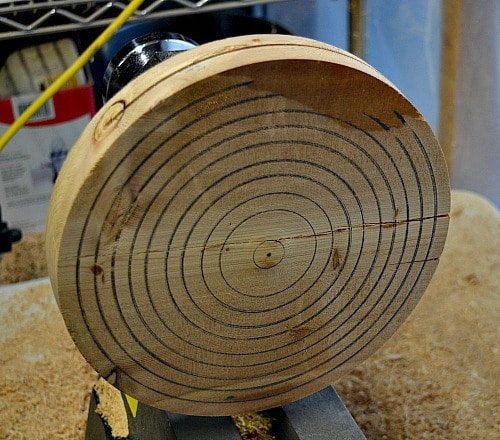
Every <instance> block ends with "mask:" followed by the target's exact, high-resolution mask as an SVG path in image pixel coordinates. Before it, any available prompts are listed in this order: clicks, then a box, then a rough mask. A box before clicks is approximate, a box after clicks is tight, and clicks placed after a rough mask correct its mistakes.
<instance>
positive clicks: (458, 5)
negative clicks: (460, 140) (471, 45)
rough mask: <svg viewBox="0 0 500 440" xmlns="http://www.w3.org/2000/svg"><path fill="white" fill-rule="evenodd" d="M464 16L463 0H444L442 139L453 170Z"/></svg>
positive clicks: (440, 100) (444, 151) (440, 130)
mask: <svg viewBox="0 0 500 440" xmlns="http://www.w3.org/2000/svg"><path fill="white" fill-rule="evenodd" d="M461 16H462V1H461V0H444V2H443V29H442V43H441V89H440V97H439V141H440V144H441V147H442V150H443V154H444V157H445V159H446V164H447V165H448V169H449V170H451V169H452V167H453V149H454V147H455V102H456V93H457V71H458V61H459V59H458V58H459V48H460V19H461Z"/></svg>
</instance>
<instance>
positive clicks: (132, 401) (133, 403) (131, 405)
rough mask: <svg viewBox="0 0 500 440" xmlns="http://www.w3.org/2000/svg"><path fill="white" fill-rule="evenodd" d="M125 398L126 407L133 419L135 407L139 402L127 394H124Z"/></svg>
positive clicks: (135, 412) (135, 411) (135, 413)
mask: <svg viewBox="0 0 500 440" xmlns="http://www.w3.org/2000/svg"><path fill="white" fill-rule="evenodd" d="M123 394H125V393H123ZM125 397H126V398H127V403H128V406H129V408H130V411H131V412H132V417H134V418H135V416H136V415H137V406H138V405H139V402H138V401H137V400H136V399H134V398H133V397H130V396H129V395H128V394H125Z"/></svg>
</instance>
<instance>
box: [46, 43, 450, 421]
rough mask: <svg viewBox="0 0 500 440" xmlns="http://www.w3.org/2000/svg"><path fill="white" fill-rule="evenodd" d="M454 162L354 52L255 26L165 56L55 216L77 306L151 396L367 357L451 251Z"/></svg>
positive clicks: (125, 376) (254, 390)
mask: <svg viewBox="0 0 500 440" xmlns="http://www.w3.org/2000/svg"><path fill="white" fill-rule="evenodd" d="M448 212H449V183H448V174H447V170H446V165H445V163H444V159H443V156H442V152H441V149H440V147H439V145H438V142H437V141H436V139H435V136H434V134H433V133H432V130H431V128H430V127H429V125H428V124H427V122H426V121H425V120H424V119H423V117H422V116H421V115H420V114H419V113H418V111H417V110H416V109H415V108H414V107H413V106H412V105H411V104H410V103H409V102H408V100H407V99H406V98H405V97H404V96H402V95H401V93H400V92H398V91H397V90H396V89H395V88H394V86H393V85H391V84H390V83H389V81H387V80H386V79H384V78H383V77H382V76H381V75H380V74H379V73H378V72H377V71H375V70H374V69H373V68H372V67H370V66H369V65H367V64H366V63H364V62H363V61H361V60H359V59H357V58H356V57H354V56H352V55H350V54H348V53H346V52H343V51H341V50H338V49H336V48H333V47H331V46H328V45H325V44H323V43H319V42H316V41H313V40H308V39H303V38H299V37H290V36H279V35H258V36H244V37H237V38H232V39H227V40H222V41H218V42H214V43H209V44H206V45H202V46H200V47H198V48H195V49H191V50H189V51H187V52H184V53H181V54H179V55H176V56H175V57H173V58H171V59H169V60H167V61H165V62H163V63H161V64H160V65H158V66H156V67H154V68H152V69H151V70H150V71H148V72H146V73H145V74H143V75H142V76H140V77H139V78H138V79H136V80H134V81H132V82H131V83H130V84H128V86H127V87H125V88H124V89H123V90H122V91H121V92H120V93H118V94H117V95H116V96H114V97H113V98H112V99H111V100H110V101H109V102H108V103H107V104H106V105H105V106H104V108H103V109H102V110H101V111H100V112H99V113H98V114H97V115H96V117H95V118H94V119H93V121H92V122H91V123H90V124H89V126H88V127H87V128H86V130H85V131H84V132H83V134H82V135H81V137H80V138H79V140H78V141H77V143H76V145H75V146H74V147H73V148H72V150H71V152H70V154H69V156H68V158H67V160H66V162H65V164H64V167H63V169H62V171H61V173H60V175H59V177H58V180H57V183H56V186H55V189H54V194H53V197H52V200H51V204H50V208H49V218H48V225H47V247H48V264H49V271H50V276H51V281H52V285H53V289H54V292H55V295H56V298H57V300H58V304H59V307H60V309H61V311H62V314H63V316H64V318H65V321H66V325H67V327H68V329H69V331H70V333H71V335H72V337H73V338H74V340H75V342H76V344H77V346H78V348H79V349H80V351H81V352H82V354H83V355H84V356H85V357H86V359H87V360H88V361H89V362H90V364H91V365H92V366H93V367H94V368H95V369H96V370H97V371H98V372H99V373H100V374H101V375H102V376H103V377H105V378H108V380H109V381H110V382H112V383H113V384H114V385H116V386H117V387H118V388H119V389H121V390H122V391H124V392H126V393H127V394H129V395H131V396H133V397H135V398H137V399H138V400H139V401H141V402H144V403H146V404H149V405H152V406H156V407H158V408H164V409H168V410H170V411H173V412H179V413H186V414H194V415H227V414H238V413H243V412H246V411H254V410H262V409H265V408H271V407H276V406H279V405H283V404H285V403H287V402H290V401H293V400H297V399H299V398H301V397H304V396H306V395H308V394H312V393H313V392H315V391H318V390H320V389H322V388H324V387H325V386H327V385H328V384H330V383H332V382H333V381H334V380H335V379H337V378H338V377H339V376H341V375H342V374H344V373H346V372H347V371H349V370H351V369H352V368H353V367H355V366H356V365H358V364H359V363H360V362H362V361H363V360H364V359H366V358H367V357H368V356H369V355H370V354H372V353H373V352H374V351H375V350H376V349H377V348H378V347H380V346H381V345H382V344H383V343H384V342H385V341H386V340H387V339H388V338H389V337H390V336H391V335H392V334H393V333H394V331H395V330H396V329H397V328H398V327H399V326H400V325H401V323H402V322H403V321H404V319H405V318H406V317H407V316H408V314H409V313H410V312H411V310H412V309H413V308H414V306H415V305H416V303H417V302H418V300H419V298H420V296H421V295H422V293H423V291H424V290H425V288H426V286H427V285H428V283H429V280H430V278H431V276H432V274H433V273H434V270H435V268H436V266H437V264H438V259H439V256H440V254H441V251H442V248H443V245H444V241H445V237H446V232H447V228H448Z"/></svg>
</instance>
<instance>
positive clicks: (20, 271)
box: [0, 232, 47, 284]
mask: <svg viewBox="0 0 500 440" xmlns="http://www.w3.org/2000/svg"><path fill="white" fill-rule="evenodd" d="M44 276H47V260H46V258H45V233H43V232H32V233H29V234H26V236H24V237H23V238H22V239H21V241H19V242H17V243H13V244H12V251H11V252H7V253H5V254H3V255H2V258H1V259H0V284H12V283H19V282H21V281H27V280H32V279H34V278H42V277H44Z"/></svg>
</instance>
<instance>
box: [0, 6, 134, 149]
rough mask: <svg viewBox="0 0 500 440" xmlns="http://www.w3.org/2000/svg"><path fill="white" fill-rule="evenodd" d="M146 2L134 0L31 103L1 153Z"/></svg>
mask: <svg viewBox="0 0 500 440" xmlns="http://www.w3.org/2000/svg"><path fill="white" fill-rule="evenodd" d="M143 2H144V0H132V1H131V2H130V3H129V5H128V6H127V7H126V8H125V9H124V10H123V11H122V12H121V13H120V14H119V15H118V17H116V18H115V20H114V21H113V22H112V23H111V24H110V25H109V26H108V27H107V28H106V29H104V31H103V32H102V33H101V34H100V35H99V36H98V37H97V38H96V39H95V41H94V42H93V43H92V44H91V45H90V46H89V47H88V48H87V49H85V51H84V52H83V53H82V54H81V55H80V56H79V57H78V59H77V60H76V61H75V62H74V63H73V64H72V65H71V66H69V67H68V69H67V70H65V71H64V72H63V73H62V74H61V75H60V76H59V77H57V79H56V80H55V81H54V82H53V83H52V84H51V85H50V86H49V87H47V89H45V91H44V92H43V93H42V94H41V95H40V96H39V97H38V98H37V99H36V100H35V101H33V102H32V103H31V105H30V106H29V107H28V108H27V109H26V110H25V111H24V112H23V113H22V114H21V115H20V116H19V117H18V118H17V119H16V120H15V121H14V122H13V123H12V125H10V127H9V128H8V129H7V131H6V132H5V133H4V134H3V135H2V137H1V138H0V151H2V150H3V149H4V147H5V146H6V145H7V144H8V142H9V141H10V140H11V139H12V138H13V137H14V135H15V134H16V133H17V132H18V131H19V129H20V128H21V127H22V126H23V125H24V124H26V122H28V120H29V119H30V118H31V117H32V116H33V115H34V114H35V113H36V112H37V111H38V110H40V108H42V106H43V105H44V104H45V103H46V102H47V101H48V100H49V99H50V98H52V96H54V95H55V94H56V93H57V92H58V91H59V90H60V89H61V88H62V87H63V86H64V85H65V84H66V83H67V82H68V81H69V80H70V79H71V78H72V77H73V76H75V75H76V74H77V72H78V71H79V70H80V69H81V68H83V67H84V66H85V64H87V62H88V61H89V60H90V58H92V57H93V56H94V54H95V53H96V52H97V51H98V50H99V49H100V48H101V47H102V46H103V45H104V44H105V43H106V42H107V41H108V40H109V39H110V38H111V37H112V36H113V34H114V33H115V32H116V31H117V30H118V29H119V28H120V27H121V26H122V25H123V24H124V23H125V22H126V21H127V19H128V18H129V17H130V16H131V15H132V14H133V13H134V12H135V11H136V10H137V8H139V6H141V4H142V3H143Z"/></svg>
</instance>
